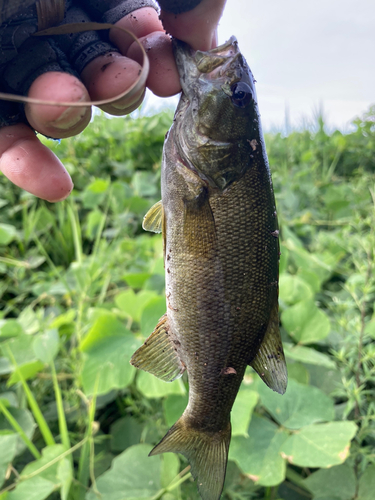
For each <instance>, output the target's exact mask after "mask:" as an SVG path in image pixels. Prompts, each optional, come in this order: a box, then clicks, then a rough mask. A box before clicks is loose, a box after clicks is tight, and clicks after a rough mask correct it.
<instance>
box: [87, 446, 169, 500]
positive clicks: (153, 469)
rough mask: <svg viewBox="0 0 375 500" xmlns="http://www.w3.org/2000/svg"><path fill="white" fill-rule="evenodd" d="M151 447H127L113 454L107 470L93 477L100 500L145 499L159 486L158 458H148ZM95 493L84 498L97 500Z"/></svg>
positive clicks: (155, 491) (151, 495) (152, 494)
mask: <svg viewBox="0 0 375 500" xmlns="http://www.w3.org/2000/svg"><path fill="white" fill-rule="evenodd" d="M151 449H152V447H151V446H149V445H147V444H138V445H136V446H131V447H130V448H128V449H127V450H125V451H124V452H123V453H121V455H119V456H117V457H116V458H115V459H114V460H113V462H112V467H111V468H110V470H109V471H107V472H105V473H104V474H102V475H101V476H100V477H98V479H97V483H96V487H97V489H98V491H99V493H100V495H101V500H124V499H126V500H146V499H149V498H151V497H153V496H154V495H156V493H158V491H160V489H161V482H160V475H161V465H162V464H161V458H160V456H159V455H158V456H155V457H148V454H149V452H150V451H151ZM97 498H98V497H97V495H96V493H95V492H93V491H90V492H89V493H87V495H86V497H85V499H86V500H97Z"/></svg>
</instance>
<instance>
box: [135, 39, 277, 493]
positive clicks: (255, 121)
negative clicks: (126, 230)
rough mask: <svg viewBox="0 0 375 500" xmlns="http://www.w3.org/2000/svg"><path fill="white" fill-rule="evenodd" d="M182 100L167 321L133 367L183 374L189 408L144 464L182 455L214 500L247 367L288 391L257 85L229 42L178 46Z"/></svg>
mask: <svg viewBox="0 0 375 500" xmlns="http://www.w3.org/2000/svg"><path fill="white" fill-rule="evenodd" d="M175 55H176V62H177V66H178V68H179V72H180V76H181V83H182V87H183V95H182V97H181V100H180V103H179V106H178V108H177V111H176V114H175V120H174V123H173V126H172V127H171V129H170V131H169V133H168V136H167V138H166V142H165V145H164V152H163V162H162V202H161V203H159V204H158V205H157V206H155V207H153V208H152V209H151V210H150V212H149V214H147V216H146V218H145V222H144V227H145V228H146V229H150V230H154V231H160V230H162V232H163V238H164V254H165V255H164V261H165V270H166V302H167V313H166V315H165V316H164V317H163V318H162V319H161V321H160V323H159V324H158V326H157V328H156V329H155V331H154V332H153V334H152V335H151V336H150V337H149V339H148V340H147V341H146V343H145V345H144V346H142V347H141V348H140V349H139V350H138V351H137V352H136V353H135V355H134V356H133V358H132V363H133V364H134V365H135V366H137V367H139V368H142V369H145V370H147V371H150V372H151V373H154V374H155V375H156V376H158V377H160V378H162V379H164V380H173V379H174V378H176V377H177V376H179V375H181V374H182V373H183V371H184V370H186V371H187V373H188V377H189V403H188V406H187V408H186V410H185V412H184V414H183V415H182V417H181V418H180V420H179V421H178V422H177V423H176V424H175V425H174V426H173V427H172V428H171V429H170V430H169V432H168V433H167V435H166V436H165V437H164V438H163V440H162V441H161V442H160V443H159V444H158V445H157V446H156V447H155V448H154V450H153V451H152V452H151V453H152V454H156V453H163V452H167V451H174V452H180V453H182V454H184V455H185V456H186V457H187V458H188V460H189V461H190V463H191V466H192V474H193V476H194V477H195V478H197V482H198V489H199V492H200V494H201V496H202V498H203V499H204V500H217V499H218V498H219V497H220V494H221V491H222V488H223V483H224V477H225V468H226V462H227V456H228V448H229V442H230V434H231V430H230V412H231V409H232V406H233V403H234V401H235V398H236V395H237V392H238V390H239V387H240V384H241V381H242V378H243V376H244V373H245V369H246V367H247V365H249V364H250V365H252V366H253V367H254V369H255V370H256V371H257V372H258V373H259V375H260V376H261V377H262V378H263V380H264V381H265V382H266V383H267V385H269V386H270V387H271V388H273V389H274V390H276V391H278V392H280V393H283V392H284V391H285V388H286V378H287V377H286V369H285V359H284V355H283V350H282V345H281V340H280V333H279V325H278V261H279V242H278V226H277V216H276V209H275V200H274V194H273V190H272V182H271V175H270V171H269V167H268V161H267V156H266V152H265V147H264V141H263V137H262V132H261V129H260V123H259V114H258V110H257V102H256V94H255V89H254V81H253V77H252V74H251V72H250V70H249V69H248V67H247V64H246V61H245V60H244V59H243V57H242V55H241V54H240V52H239V51H238V46H237V42H236V40H235V39H234V38H232V39H231V40H230V41H229V42H227V43H226V44H224V45H223V46H221V47H218V48H217V49H214V50H213V51H210V52H205V53H203V52H196V53H193V52H192V51H191V50H190V48H189V47H188V46H186V45H185V44H182V43H181V42H177V41H175Z"/></svg>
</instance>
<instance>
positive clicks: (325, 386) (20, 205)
mask: <svg viewBox="0 0 375 500" xmlns="http://www.w3.org/2000/svg"><path fill="white" fill-rule="evenodd" d="M374 116H375V108H373V109H371V110H369V112H368V113H367V114H366V115H365V116H364V117H362V118H361V119H358V120H357V121H356V122H354V125H355V126H354V131H353V132H352V133H350V134H348V135H342V134H341V133H340V132H339V131H335V132H334V133H332V134H327V133H326V132H325V130H324V122H323V120H322V119H319V120H318V121H317V123H316V125H315V129H311V130H302V131H295V132H292V133H291V134H290V135H288V136H287V137H284V136H282V135H281V134H273V135H268V136H267V137H266V142H267V145H268V151H269V157H270V163H271V166H272V171H273V180H274V187H275V192H276V197H277V202H278V213H279V219H280V225H281V235H282V250H281V251H282V256H281V269H280V310H281V324H282V335H283V340H284V345H285V352H286V356H287V361H288V369H289V378H290V381H289V387H288V391H287V393H286V394H285V395H284V396H282V397H281V396H279V395H277V394H275V393H273V392H271V391H270V390H269V389H268V388H267V387H265V386H264V384H262V383H261V382H260V381H259V379H258V377H257V376H256V374H255V373H254V372H253V371H252V370H251V369H250V368H249V370H248V372H247V374H246V377H245V379H244V382H243V384H242V387H241V389H240V392H239V395H238V398H237V400H236V403H235V406H234V409H233V412H232V423H233V439H232V444H231V449H230V457H229V458H230V461H229V464H228V473H227V480H226V485H225V489H224V493H223V498H224V499H226V500H245V499H264V500H281V499H282V500H306V499H314V500H373V498H374V493H373V492H374V491H375V343H374V339H375V312H374V297H375V275H374V268H375V255H374V248H375V117H374ZM171 118H172V117H171V116H170V114H168V113H162V114H159V115H157V116H153V117H138V118H137V119H134V117H133V118H130V117H128V118H125V119H111V120H108V119H106V118H105V117H103V116H100V117H96V119H95V121H94V123H92V124H91V126H90V127H89V128H88V129H87V130H86V131H85V132H84V133H83V134H81V135H80V136H79V137H75V138H72V139H68V140H64V141H62V142H61V143H57V142H54V143H51V141H49V142H48V145H49V146H51V147H52V149H54V151H55V152H56V153H57V154H58V155H59V157H60V158H61V159H62V160H63V161H64V163H65V165H67V167H68V169H69V170H70V172H71V174H72V176H73V180H74V184H75V190H74V191H73V194H72V196H71V197H70V199H69V200H68V201H66V202H63V203H59V204H57V205H51V204H49V203H47V202H43V201H40V200H37V199H35V198H34V197H32V196H31V195H28V194H26V193H24V192H21V191H20V190H18V189H16V188H14V187H13V186H11V185H10V183H8V182H7V181H6V180H5V179H4V178H0V207H1V223H0V273H1V284H0V311H1V312H0V499H1V500H5V499H6V500H24V499H25V498H27V499H28V500H43V499H45V498H49V499H59V498H61V499H62V500H68V499H69V500H96V499H102V500H120V499H127V500H138V499H139V500H141V499H142V500H146V499H147V500H151V499H152V500H159V499H162V500H188V499H190V500H194V499H197V498H198V494H197V490H196V485H195V484H194V483H193V481H192V479H191V477H190V473H189V471H188V469H187V462H186V461H185V460H184V458H183V457H181V456H177V455H174V454H166V455H164V456H156V457H152V458H148V457H147V454H148V452H149V450H150V449H151V447H152V445H153V444H155V443H156V442H157V441H158V440H159V439H160V438H161V437H162V436H163V435H164V434H165V432H166V430H167V428H168V427H169V426H170V425H172V424H173V423H174V422H175V421H176V420H177V418H178V417H179V415H180V414H181V412H182V411H183V409H184V407H185V404H186V400H187V381H186V380H185V379H184V378H183V379H181V380H178V381H175V382H173V383H170V384H168V383H164V382H162V381H159V380H157V379H156V378H154V377H153V376H151V375H149V374H147V373H144V372H136V370H135V369H134V368H133V367H131V366H130V364H129V359H130V356H131V354H132V353H133V351H134V350H135V349H136V348H137V347H138V346H139V345H140V344H141V342H142V341H143V339H144V338H145V337H147V336H148V335H149V334H150V332H151V331H152V330H153V327H154V326H155V324H156V322H157V320H158V318H159V317H160V316H162V314H163V313H164V312H165V297H164V269H163V261H162V242H161V238H160V236H159V235H151V234H145V233H144V232H143V231H142V229H141V221H142V217H143V215H144V214H145V212H146V211H147V210H148V208H149V207H151V206H152V205H153V204H154V203H155V202H156V201H157V200H158V199H159V197H160V186H159V178H160V157H161V149H162V145H163V141H164V134H165V132H166V130H167V128H168V127H169V124H170V123H171ZM1 488H2V489H1Z"/></svg>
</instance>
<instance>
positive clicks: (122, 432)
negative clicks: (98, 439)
mask: <svg viewBox="0 0 375 500" xmlns="http://www.w3.org/2000/svg"><path fill="white" fill-rule="evenodd" d="M142 430H143V427H142V425H141V424H140V423H139V422H138V421H137V420H136V419H135V418H132V417H123V418H120V419H119V420H116V422H115V423H114V424H113V425H112V426H111V428H110V436H111V450H112V451H115V452H118V451H124V450H125V449H126V448H129V446H132V445H134V444H138V443H139V442H140V440H141V434H142Z"/></svg>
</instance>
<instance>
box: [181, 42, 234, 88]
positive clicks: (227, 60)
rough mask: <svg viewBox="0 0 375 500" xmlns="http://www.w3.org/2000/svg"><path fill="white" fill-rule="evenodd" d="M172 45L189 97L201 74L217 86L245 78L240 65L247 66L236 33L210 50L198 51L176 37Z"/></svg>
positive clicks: (182, 83)
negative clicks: (244, 64) (242, 75)
mask: <svg viewBox="0 0 375 500" xmlns="http://www.w3.org/2000/svg"><path fill="white" fill-rule="evenodd" d="M172 48H173V53H174V57H175V61H176V65H177V69H178V73H179V76H180V83H181V87H182V91H183V93H184V94H185V95H187V96H191V95H193V94H194V93H195V91H194V89H195V88H196V87H197V85H199V83H198V80H199V79H200V77H203V78H205V79H206V81H210V83H212V84H214V85H222V84H223V83H227V84H228V83H230V85H232V84H234V83H236V82H237V81H239V80H240V79H241V70H239V68H241V67H242V66H243V60H242V54H241V52H240V50H239V47H238V42H237V39H236V37H235V36H231V37H230V38H229V40H228V41H226V42H225V43H223V44H221V45H219V46H217V47H215V48H213V49H211V50H207V51H202V50H194V49H192V48H191V47H190V45H188V44H187V43H185V42H182V41H181V40H178V39H176V38H173V39H172ZM230 68H232V69H230ZM233 68H234V69H233ZM236 68H237V69H236ZM229 73H230V74H229Z"/></svg>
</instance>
